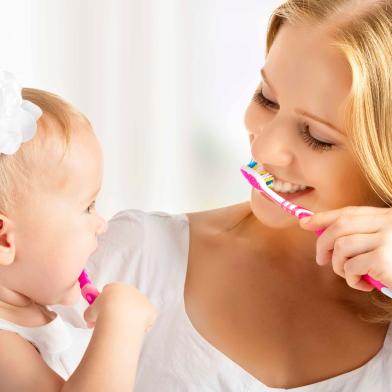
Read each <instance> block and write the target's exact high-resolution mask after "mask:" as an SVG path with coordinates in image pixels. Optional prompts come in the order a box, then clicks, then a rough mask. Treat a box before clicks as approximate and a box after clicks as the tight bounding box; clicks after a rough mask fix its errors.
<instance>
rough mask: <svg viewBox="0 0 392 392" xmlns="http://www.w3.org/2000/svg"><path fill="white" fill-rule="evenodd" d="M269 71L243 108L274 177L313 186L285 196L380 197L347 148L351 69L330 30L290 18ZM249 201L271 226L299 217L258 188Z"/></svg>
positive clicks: (322, 206) (323, 203)
mask: <svg viewBox="0 0 392 392" xmlns="http://www.w3.org/2000/svg"><path fill="white" fill-rule="evenodd" d="M263 74H264V76H263V79H264V80H262V81H261V83H260V85H259V87H258V89H257V92H256V94H255V97H254V99H253V101H252V102H251V103H250V105H249V107H248V110H247V112H246V116H245V123H246V126H247V129H248V132H249V137H250V143H251V150H252V155H253V158H254V159H255V160H256V161H258V162H260V163H262V164H263V165H264V167H265V169H266V170H267V171H269V172H270V173H271V174H273V175H274V177H275V178H276V179H280V180H282V181H283V182H288V183H292V184H297V185H306V186H308V187H310V188H311V189H310V190H308V191H306V192H304V193H302V194H301V193H300V192H296V193H293V194H290V193H282V196H283V197H285V198H288V199H289V200H290V201H292V202H293V203H295V204H299V205H301V206H303V207H305V208H307V209H309V210H312V211H316V212H317V211H325V210H330V209H336V208H341V207H344V206H348V205H374V206H377V205H382V203H381V202H380V200H379V199H378V198H377V197H376V195H375V194H374V193H373V192H372V190H371V189H370V186H369V185H368V184H367V182H366V180H365V178H364V176H363V175H362V173H361V172H360V170H359V168H358V166H357V165H356V163H355V161H354V158H353V155H352V153H351V152H350V151H349V144H348V139H347V136H346V135H345V132H344V127H343V120H344V119H343V107H344V103H345V99H346V98H347V96H348V94H349V92H350V87H351V71H350V68H349V65H348V64H347V63H346V61H345V60H344V58H343V57H342V55H341V54H339V52H338V51H337V50H336V49H334V48H332V47H331V46H330V45H329V40H328V37H327V36H326V35H324V34H322V33H320V32H316V31H313V30H312V28H309V27H293V26H292V25H289V24H286V25H284V26H283V27H282V28H281V30H280V31H279V33H278V35H277V38H276V40H275V42H274V43H273V45H272V47H271V50H270V52H269V54H268V57H267V59H266V63H265V65H264V67H263ZM267 80H268V81H267ZM303 112H307V113H310V114H311V115H312V117H313V118H311V117H310V116H308V115H304V114H303ZM316 117H317V118H319V120H317V119H316ZM320 119H321V121H320ZM327 123H328V124H327ZM288 189H290V190H291V189H293V190H294V189H295V188H291V187H288ZM287 196H288V197H287ZM251 206H252V210H253V212H254V213H255V215H256V217H257V218H258V219H259V220H260V221H262V222H263V223H265V224H266V225H268V226H271V227H287V226H288V225H292V224H294V222H295V218H293V217H291V216H290V215H289V214H287V213H285V212H283V211H282V210H281V209H280V208H279V207H277V206H276V205H274V204H272V203H271V202H270V201H268V200H266V199H265V198H264V197H263V196H261V195H260V194H259V193H258V192H256V191H252V200H251ZM295 223H296V222H295Z"/></svg>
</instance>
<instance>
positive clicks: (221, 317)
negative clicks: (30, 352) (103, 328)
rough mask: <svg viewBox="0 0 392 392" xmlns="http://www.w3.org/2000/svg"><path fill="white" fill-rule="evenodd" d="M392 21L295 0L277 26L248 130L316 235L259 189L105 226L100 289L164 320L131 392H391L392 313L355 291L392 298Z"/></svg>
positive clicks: (387, 8)
mask: <svg viewBox="0 0 392 392" xmlns="http://www.w3.org/2000/svg"><path fill="white" fill-rule="evenodd" d="M391 8H392V4H391V2H390V1H369V0H361V1H352V0H308V1H306V2H305V1H302V0H291V1H288V2H287V3H285V4H283V5H282V6H281V7H279V8H278V9H277V10H276V12H275V13H274V15H273V16H272V18H271V21H270V26H269V30H268V35H267V56H266V62H265V65H264V66H263V70H262V75H263V80H262V81H261V83H260V85H259V87H258V89H257V91H256V94H255V96H254V98H253V100H252V102H251V103H250V105H249V107H248V109H247V111H246V115H245V123H246V126H247V129H248V132H249V139H250V146H251V152H252V157H253V159H255V160H256V161H258V162H260V163H262V164H263V165H264V167H265V168H266V170H267V171H269V172H270V173H271V174H272V175H274V177H275V184H276V189H277V190H281V191H282V192H283V193H284V196H285V197H286V198H289V199H290V200H293V201H294V202H295V203H296V204H300V205H302V206H304V207H305V208H307V209H310V210H313V211H316V212H320V213H319V214H316V215H315V216H314V217H313V219H312V220H311V222H310V223H308V224H305V223H302V222H301V225H300V224H298V221H297V220H296V219H295V218H293V217H292V216H290V215H288V214H287V213H285V212H284V211H282V210H281V209H280V208H279V207H277V206H275V205H273V204H272V203H271V202H270V201H268V200H266V199H265V198H264V197H263V196H262V195H260V194H259V193H258V192H256V191H254V190H253V191H252V196H251V200H250V201H249V202H246V203H243V204H239V205H234V206H231V207H226V208H222V209H218V210H214V211H207V212H200V213H192V214H188V215H178V216H170V215H166V214H146V213H142V212H138V211H126V212H123V213H120V214H118V215H117V216H116V217H115V218H114V219H113V220H112V221H111V222H110V223H109V229H108V231H107V232H106V233H105V234H104V235H103V237H102V239H101V242H100V247H99V250H98V251H97V252H96V254H95V255H94V257H93V259H92V267H91V270H90V272H91V276H92V277H93V278H94V280H95V282H96V283H97V284H98V285H102V284H103V283H105V282H107V281H109V280H119V279H121V280H124V281H127V282H131V283H133V284H135V285H136V286H137V287H138V288H139V289H141V290H142V291H143V292H144V293H145V294H147V296H148V297H149V298H150V299H151V301H152V302H153V303H154V304H155V305H156V306H157V308H158V310H159V316H158V319H157V322H156V324H155V326H154V328H153V329H152V331H151V332H150V334H149V336H148V338H147V340H146V342H145V346H144V350H143V353H142V357H141V359H140V369H139V376H138V380H137V382H136V387H135V390H136V391H158V390H159V391H170V392H172V391H198V392H199V391H233V392H234V391H235V392H240V391H279V390H284V389H292V390H295V391H315V390H317V391H354V390H355V391H370V390H371V391H387V390H392V330H391V329H390V328H389V321H390V319H391V318H392V303H391V300H389V299H387V298H384V297H383V296H382V295H381V294H379V293H378V292H376V291H375V290H373V291H372V287H371V286H369V285H368V284H367V283H365V282H364V281H363V280H361V275H363V274H366V273H369V274H370V275H371V276H372V277H373V278H375V279H378V280H382V281H383V282H384V284H386V285H387V286H390V287H391V286H392V240H391V238H392V236H391V234H392V213H391V212H390V209H389V208H388V206H389V205H390V203H391V201H392V176H391V175H390V172H391V171H390V169H391V168H392V154H391V148H390V146H391V145H392V135H391V133H390V129H391V128H392V121H391V119H392V99H391V96H392V86H391V83H390V75H389V73H390V69H391V68H392V22H391V21H392V10H391ZM232 175H237V173H233V174H232ZM298 185H306V186H307V189H306V190H305V191H299V190H298V189H299V187H298ZM290 192H291V193H290ZM348 206H351V208H346V207H348ZM353 206H354V207H353ZM355 206H356V207H355ZM320 227H325V228H326V231H325V232H324V234H323V235H322V236H321V237H320V238H319V239H317V238H316V236H315V234H314V231H315V229H316V228H320ZM315 250H317V252H316V251H315ZM316 259H317V263H316ZM319 264H320V265H323V266H322V267H321V266H320V265H319ZM375 321H381V322H375ZM388 370H389V371H388Z"/></svg>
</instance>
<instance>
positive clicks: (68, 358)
mask: <svg viewBox="0 0 392 392" xmlns="http://www.w3.org/2000/svg"><path fill="white" fill-rule="evenodd" d="M0 329H2V330H6V331H10V332H15V333H17V334H18V335H20V336H21V337H22V338H24V339H26V340H28V341H29V342H31V343H32V344H33V345H34V346H35V347H36V348H37V349H38V350H39V352H40V354H41V356H42V359H43V360H44V361H45V362H46V363H47V365H48V366H49V367H50V368H51V369H52V370H54V371H55V372H56V373H57V374H58V375H59V376H61V377H62V378H63V379H64V380H67V379H68V378H69V376H70V375H71V374H72V373H73V372H74V370H75V369H76V368H77V366H78V365H79V362H80V360H81V359H82V356H83V354H84V352H85V351H86V348H87V345H88V342H89V340H90V338H91V333H92V332H91V330H89V329H84V328H76V327H74V326H72V325H71V324H69V323H67V322H65V321H64V320H62V318H61V317H60V315H57V316H56V318H54V319H53V320H52V321H50V322H49V323H48V324H45V325H43V326H41V327H34V328H30V327H22V326H20V325H17V324H14V323H11V322H10V321H6V320H3V319H0ZM22 360H23V359H22Z"/></svg>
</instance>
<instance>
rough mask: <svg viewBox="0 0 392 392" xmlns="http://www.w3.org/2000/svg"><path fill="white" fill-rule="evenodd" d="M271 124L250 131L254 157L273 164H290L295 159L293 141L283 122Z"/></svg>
mask: <svg viewBox="0 0 392 392" xmlns="http://www.w3.org/2000/svg"><path fill="white" fill-rule="evenodd" d="M273 122H274V121H272V122H271V123H270V124H268V125H266V126H264V127H263V128H259V129H256V130H255V131H252V132H249V138H250V143H251V153H252V157H253V158H254V159H255V160H256V161H257V162H259V163H262V164H269V165H271V166H288V165H290V163H291V162H292V160H293V141H292V140H290V138H289V137H287V134H288V132H287V128H284V125H283V124H280V125H279V124H277V123H275V124H272V123H273Z"/></svg>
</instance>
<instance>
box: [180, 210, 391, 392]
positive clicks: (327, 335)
mask: <svg viewBox="0 0 392 392" xmlns="http://www.w3.org/2000/svg"><path fill="white" fill-rule="evenodd" d="M249 214H250V215H249ZM228 217H229V218H228ZM244 218H245V220H244V221H243V222H242V223H240V224H238V222H240V221H241V220H242V219H244ZM189 219H190V252H189V264H188V273H187V279H186V285H185V293H184V296H185V302H186V309H187V313H188V316H189V318H190V319H191V321H192V323H193V325H194V327H195V328H196V329H197V331H198V332H199V333H200V334H201V335H202V336H203V337H204V338H205V339H206V340H208V341H209V342H210V343H211V344H213V345H214V346H215V347H216V348H217V349H218V350H219V351H221V352H223V353H224V354H225V355H226V356H228V357H229V358H231V359H232V360H233V361H235V362H236V363H238V365H240V366H241V367H242V368H244V369H245V370H246V371H248V372H249V373H250V374H252V375H253V376H254V377H256V378H257V379H259V380H260V381H261V382H262V383H264V384H266V385H268V386H270V387H279V388H294V387H298V386H302V385H307V384H311V383H315V382H318V381H321V380H325V379H327V378H331V377H334V376H336V375H339V374H342V373H346V372H348V371H350V370H353V369H356V368H358V367H360V366H362V365H363V364H365V363H366V362H367V361H369V360H370V359H371V358H372V357H373V356H374V355H375V354H376V353H377V352H378V351H379V350H380V349H381V347H382V345H383V342H384V339H385V334H386V330H387V326H386V325H377V324H372V323H367V322H365V321H362V320H361V319H360V318H359V317H358V312H365V313H366V311H367V310H368V309H369V308H370V306H369V304H368V300H367V299H366V298H367V295H366V293H364V292H361V291H358V290H353V289H352V288H350V287H349V286H347V285H346V283H345V281H344V280H343V279H342V278H340V277H339V276H337V275H336V274H335V273H334V272H333V271H332V268H330V267H329V266H327V267H325V268H321V267H320V266H318V265H317V264H316V263H315V261H314V259H312V258H309V259H308V260H307V268H297V267H298V265H301V264H300V263H299V262H298V260H296V259H295V258H294V257H292V256H290V254H289V253H288V250H287V249H284V248H282V247H279V244H280V243H281V240H279V238H281V235H282V231H281V230H277V231H275V232H274V231H271V229H269V228H268V227H262V226H261V225H260V223H259V222H258V221H257V219H256V218H255V217H254V215H253V214H252V213H251V210H250V207H249V204H248V203H245V204H241V205H236V206H232V207H227V208H223V209H220V210H215V211H210V212H202V213H195V214H189ZM254 225H258V230H259V232H260V233H264V236H263V235H260V237H259V238H260V241H259V243H257V244H255V243H254V241H252V240H251V239H250V238H249V236H248V234H247V230H251V229H254ZM232 227H234V228H232ZM308 234H309V236H310V237H313V241H315V240H314V235H313V234H312V233H308Z"/></svg>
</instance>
